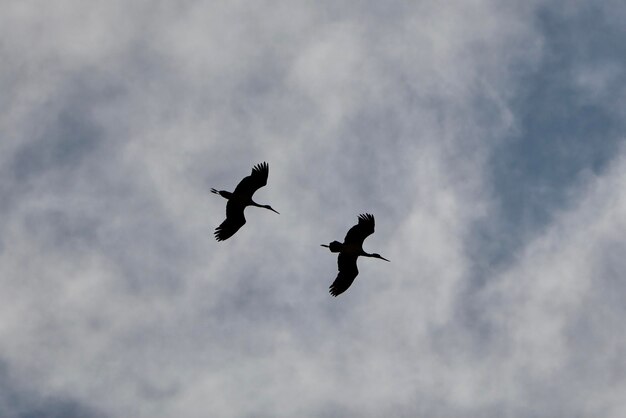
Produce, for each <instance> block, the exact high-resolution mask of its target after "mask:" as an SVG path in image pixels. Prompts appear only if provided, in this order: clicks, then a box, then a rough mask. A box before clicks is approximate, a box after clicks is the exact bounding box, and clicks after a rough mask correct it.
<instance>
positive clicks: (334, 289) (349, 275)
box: [211, 162, 389, 296]
mask: <svg viewBox="0 0 626 418" xmlns="http://www.w3.org/2000/svg"><path fill="white" fill-rule="evenodd" d="M269 172H270V168H269V165H268V164H267V163H266V162H263V163H261V164H257V165H255V166H254V167H252V173H251V174H250V175H249V176H247V177H244V178H243V180H241V181H240V182H239V184H238V185H237V187H235V190H234V191H233V192H228V191H226V190H216V189H211V192H213V193H215V194H219V195H220V196H222V197H224V198H225V199H228V203H226V219H225V220H224V222H222V224H221V225H220V226H218V227H217V228H215V239H217V240H218V241H224V240H226V239H228V238H230V237H232V236H233V235H234V234H235V232H237V231H238V230H239V228H241V227H242V226H244V224H245V223H246V218H245V217H244V215H243V211H244V209H245V208H246V207H247V206H256V207H258V208H264V209H268V210H271V211H273V212H275V213H278V212H277V211H276V210H274V209H273V208H272V207H271V206H270V205H260V204H258V203H256V202H255V201H254V200H252V195H253V194H254V192H256V191H257V190H259V189H260V188H261V187H263V186H265V185H266V184H267V177H268V175H269ZM373 233H374V215H371V214H369V213H366V214H362V215H359V223H358V224H356V225H354V226H353V227H352V228H350V230H349V231H348V233H347V234H346V237H345V238H344V240H343V243H341V242H339V241H333V242H331V243H330V244H328V245H326V244H322V247H326V248H328V249H330V251H331V252H333V253H339V256H338V257H337V266H338V268H339V273H338V274H337V278H336V279H335V281H334V282H333V283H332V284H331V285H330V290H329V291H330V294H331V295H333V296H337V295H340V294H341V293H343V292H345V291H346V290H347V289H348V288H349V287H350V285H351V284H352V282H353V281H354V279H355V278H356V276H357V275H358V274H359V270H358V269H357V267H356V260H357V258H358V257H359V256H363V257H372V258H380V259H381V260H385V261H389V260H387V259H386V258H384V257H382V256H381V255H380V254H376V253H374V254H369V253H366V252H365V251H363V241H365V238H367V237H368V236H370V235H372V234H373Z"/></svg>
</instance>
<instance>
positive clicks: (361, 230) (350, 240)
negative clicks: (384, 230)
mask: <svg viewBox="0 0 626 418" xmlns="http://www.w3.org/2000/svg"><path fill="white" fill-rule="evenodd" d="M373 233H374V215H371V214H369V213H366V214H361V215H359V223H358V224H356V225H354V226H353V227H352V228H350V230H349V231H348V233H347V234H346V237H345V238H344V240H343V242H344V244H359V245H363V241H365V238H367V237H369V236H370V235H372V234H373Z"/></svg>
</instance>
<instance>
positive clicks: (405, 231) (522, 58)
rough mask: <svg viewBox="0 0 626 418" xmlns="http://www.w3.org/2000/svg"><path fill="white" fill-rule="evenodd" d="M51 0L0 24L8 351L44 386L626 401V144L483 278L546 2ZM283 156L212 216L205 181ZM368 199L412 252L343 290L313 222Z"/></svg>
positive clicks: (129, 408)
mask: <svg viewBox="0 0 626 418" xmlns="http://www.w3.org/2000/svg"><path fill="white" fill-rule="evenodd" d="M31 4H34V3H28V4H27V5H25V6H19V7H18V6H12V8H11V10H9V13H8V14H7V15H5V16H8V17H5V18H4V19H3V20H2V22H3V23H7V25H0V28H2V29H0V35H3V36H4V35H7V34H9V33H10V32H11V33H13V35H11V36H10V37H8V36H7V37H3V39H6V41H5V43H4V44H3V45H5V47H4V49H2V52H1V54H2V56H3V58H4V59H3V61H5V62H9V63H10V64H9V65H8V69H4V68H3V69H2V70H0V71H2V72H1V73H0V83H1V84H2V85H3V86H5V85H6V86H9V89H8V91H9V92H10V94H9V98H8V99H5V101H4V102H2V106H4V107H6V108H7V110H8V111H7V112H4V113H3V116H0V124H1V126H2V128H3V129H4V130H5V131H6V132H8V133H9V134H8V139H7V141H4V142H2V143H1V144H0V151H1V152H0V159H1V160H0V161H2V165H1V167H2V169H1V170H2V174H3V177H2V181H0V193H2V195H3V200H4V203H0V213H1V214H2V221H1V223H0V231H1V232H2V238H1V243H2V245H0V251H1V252H0V287H1V290H2V291H1V292H0V314H1V315H0V318H1V319H0V337H1V338H0V360H1V361H4V362H6V364H7V365H8V366H7V367H9V368H10V370H11V373H13V374H14V375H16V376H19V377H20V379H21V380H23V381H27V382H30V387H31V388H32V391H34V392H37V393H42V394H53V395H55V396H61V397H66V398H68V399H72V400H73V401H75V402H77V403H78V404H83V405H86V406H88V407H89V408H93V409H94V410H98V411H102V413H104V414H106V415H110V416H129V415H132V416H138V417H141V416H145V417H154V416H163V417H166V416H182V417H195V416H197V417H201V416H202V417H203V416H207V414H210V415H212V416H223V417H228V416H233V417H235V416H250V415H252V416H259V415H260V416H336V415H352V416H382V415H398V414H406V415H410V416H414V415H415V414H422V415H425V416H459V417H460V416H467V415H468V413H469V414H470V415H480V416H503V415H506V416H528V415H529V411H530V412H532V413H534V414H535V415H538V416H548V414H547V413H546V412H545V411H549V415H550V416H568V415H567V414H568V412H572V411H577V410H583V411H585V412H588V413H589V414H590V415H598V414H601V415H605V416H618V415H619V413H620V412H621V411H623V408H624V405H623V403H622V401H620V399H621V398H620V396H619V395H620V394H621V392H622V391H623V388H624V382H623V380H621V379H620V378H619V377H610V376H607V375H606V373H607V371H608V370H609V369H610V368H611V367H623V365H622V366H620V363H619V361H620V360H619V353H620V352H621V350H623V347H624V344H623V343H624V341H623V340H622V339H621V337H615V336H613V335H614V331H615V330H616V329H618V328H619V321H618V318H620V317H621V313H622V310H623V309H622V308H621V306H620V305H619V304H618V303H617V300H616V299H611V298H612V297H614V296H612V295H614V294H615V292H614V290H615V289H621V287H620V285H619V283H618V282H616V281H612V280H613V277H615V274H614V273H612V271H613V270H610V269H617V270H615V271H620V270H619V267H621V265H620V258H619V257H618V256H617V255H616V252H615V251H611V249H612V248H614V247H615V246H617V247H618V248H619V246H620V245H621V244H620V242H621V241H620V237H621V235H623V234H620V233H619V231H620V230H621V227H622V226H623V225H622V224H623V220H622V217H623V211H622V210H621V209H620V208H621V207H622V206H624V205H622V202H621V200H622V199H621V197H619V190H621V188H620V183H619V181H620V180H619V179H620V177H623V176H622V175H620V173H621V172H622V171H623V168H622V162H621V161H619V162H616V163H615V166H614V168H613V170H612V171H610V172H609V173H607V174H606V176H603V177H598V178H597V179H595V180H594V181H593V182H590V184H589V185H588V186H587V188H586V189H584V190H583V191H580V195H581V200H580V201H581V203H580V206H579V207H575V208H570V209H568V210H567V211H564V213H562V214H559V216H558V219H557V220H556V221H555V223H554V225H553V226H552V227H551V228H550V229H549V230H547V231H546V232H545V234H541V235H540V236H539V237H538V238H536V240H535V241H533V242H531V243H529V244H528V245H527V246H526V247H525V248H524V249H523V251H522V252H521V253H520V254H519V255H518V257H517V261H516V262H515V263H514V264H512V265H510V266H506V267H505V270H504V271H500V272H491V274H492V275H491V276H490V277H489V278H488V279H486V280H485V281H484V283H483V285H484V288H483V287H479V286H478V285H476V288H472V286H474V284H473V283H472V282H468V280H469V279H470V278H471V275H472V271H473V269H474V268H475V263H476V260H473V259H472V258H471V256H472V255H473V254H475V251H473V250H472V249H469V248H467V245H468V242H473V241H472V236H473V235H472V234H475V233H476V232H475V228H474V227H475V224H476V222H477V221H479V220H480V221H485V220H487V222H488V219H489V217H490V216H491V215H492V214H493V213H494V210H495V209H494V206H493V202H494V199H495V197H494V196H493V195H492V193H493V191H492V189H491V185H490V181H491V180H492V179H490V178H489V172H488V170H487V168H486V167H487V166H486V164H487V161H488V157H489V156H490V153H491V152H493V147H494V146H499V141H500V139H501V138H502V136H503V135H505V134H506V133H507V132H510V130H511V129H514V126H515V124H516V122H517V121H516V120H515V115H514V114H513V113H512V111H511V110H510V108H509V106H508V103H509V101H510V100H512V99H513V98H514V97H515V95H516V94H517V93H518V92H519V90H520V89H522V88H523V87H521V86H520V85H519V84H518V83H519V79H518V78H517V77H518V75H519V72H520V71H523V70H524V68H534V66H536V62H537V60H539V59H540V58H541V55H540V53H541V45H542V42H541V37H540V35H539V34H537V33H535V32H534V31H535V30H536V28H535V27H534V26H533V21H532V13H533V8H532V7H533V6H532V4H531V5H528V4H524V5H519V6H508V7H503V6H501V5H499V4H498V3H496V2H491V1H473V2H471V3H462V4H461V3H458V4H454V5H450V4H448V5H443V4H440V3H437V2H422V3H421V4H420V5H410V6H405V5H401V4H399V3H398V4H394V5H393V6H389V7H386V8H384V10H383V9H381V8H380V6H377V5H376V4H364V3H359V4H353V5H351V7H348V8H343V7H341V6H338V5H335V4H334V3H328V4H324V3H316V4H315V5H313V4H312V3H308V4H305V3H291V2H284V3H281V4H272V5H271V6H270V5H269V4H261V3H258V4H256V5H250V4H249V3H247V2H183V3H182V4H180V5H179V6H176V7H174V6H166V5H160V6H154V5H151V4H148V3H142V4H139V5H135V6H132V7H131V6H127V5H126V3H122V2H117V3H116V2H109V3H106V4H105V3H101V4H98V5H96V6H95V7H94V8H92V9H91V11H89V13H88V14H86V15H85V14H83V13H82V11H83V9H85V7H86V6H85V5H83V4H82V3H79V2H69V1H67V2H65V3H61V5H59V4H56V5H54V6H52V5H50V4H48V3H46V5H45V6H44V5H39V7H37V8H34V6H31ZM153 6H154V7H153ZM129 7H130V8H129ZM15 30H18V33H19V34H20V36H17V35H15V33H14V32H12V31H15ZM25 51H26V52H27V53H26V54H24V52H25ZM5 68H6V67H5ZM583 79H584V78H583ZM583 81H584V80H583ZM583 84H584V83H583ZM11 86H13V87H11ZM600 90H601V89H600ZM64 115H65V116H64ZM67 115H69V116H67ZM263 160H266V161H268V162H269V163H270V178H269V184H268V186H267V187H266V188H264V189H261V190H260V191H259V192H258V194H257V195H255V199H256V200H257V201H259V202H263V203H266V202H267V203H270V204H271V205H272V206H273V207H275V208H276V209H277V210H279V211H280V212H281V215H275V214H273V213H271V212H268V211H263V210H261V209H258V210H257V209H255V208H252V209H249V210H248V211H247V212H246V215H247V218H248V224H246V225H245V226H244V228H242V230H241V231H240V232H238V233H237V235H236V236H235V237H234V238H233V239H230V240H228V241H225V242H223V243H217V242H215V241H214V240H213V237H212V230H213V228H214V227H215V226H216V225H218V224H219V223H220V222H221V220H222V217H223V215H224V203H225V201H224V200H223V199H221V198H217V197H215V196H213V195H210V194H209V193H208V190H209V188H210V187H216V188H220V189H232V188H234V186H235V185H236V183H237V181H238V180H239V179H240V178H242V177H243V176H245V175H247V174H248V173H249V170H250V167H251V166H252V164H254V163H257V162H260V161H263ZM616 193H617V194H616ZM4 196H6V197H7V199H4ZM624 207H625V208H626V206H624ZM361 212H373V213H374V214H375V215H376V221H377V231H376V233H375V234H374V235H373V236H371V237H370V238H369V239H368V240H367V242H366V249H367V250H370V251H372V252H380V253H381V254H382V255H383V256H385V257H387V258H389V259H391V261H392V262H391V263H389V264H388V263H384V262H379V261H377V260H361V261H359V269H360V271H361V273H360V275H359V278H358V279H357V281H356V282H355V284H354V285H353V287H351V288H350V290H349V291H348V292H347V293H345V294H344V295H342V296H341V297H340V298H338V299H333V298H331V297H330V296H329V295H328V294H327V288H328V286H329V285H330V283H331V282H332V280H333V278H334V276H335V274H336V265H335V263H336V261H335V257H334V256H333V255H331V254H329V253H328V252H327V251H324V249H322V248H320V247H319V244H321V243H325V242H329V241H331V240H334V239H341V238H343V236H344V234H345V232H346V230H347V229H348V228H349V227H350V226H351V225H352V224H353V223H354V222H356V216H357V215H358V214H359V213H361ZM607 269H608V270H607ZM467 295H469V296H468V299H467V300H465V299H464V298H465V297H466V296H467ZM466 311H468V312H470V311H471V312H473V313H474V315H475V317H474V318H472V319H468V318H465V317H463V315H464V313H465V312H466ZM600 324H604V325H605V326H606V328H605V329H601V328H600V327H599V325H600ZM594 342H597V344H598V346H599V347H600V348H599V349H598V353H599V354H598V356H597V358H596V359H595V360H594V362H593V363H584V364H583V363H581V362H580V360H581V359H585V353H586V351H587V350H588V349H589V348H591V347H592V345H593V343H594ZM585 378H590V379H591V381H592V382H593V386H592V385H591V384H589V385H587V384H585V383H584V381H585ZM573 379H575V380H576V382H575V383H573V382H572V381H571V380H573ZM581 382H583V383H581ZM551 384H558V385H559V387H558V389H555V390H554V393H555V396H554V397H549V396H546V395H545V393H542V392H541V391H540V390H538V389H537V388H539V389H545V390H546V391H550V390H552V389H553V388H552V387H551V386H550V385H551ZM583 393H591V396H589V397H586V398H584V399H583V397H582V396H580V395H581V394H583ZM570 395H578V398H577V399H574V400H572V399H570V398H571V396H570ZM0 399H1V398H0ZM529 404H532V405H536V409H534V410H533V409H532V408H530V409H529V407H528V406H527V405H529ZM570 415H571V414H570Z"/></svg>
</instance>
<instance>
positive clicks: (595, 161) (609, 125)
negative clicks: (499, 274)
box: [478, 5, 626, 267]
mask: <svg viewBox="0 0 626 418" xmlns="http://www.w3.org/2000/svg"><path fill="white" fill-rule="evenodd" d="M604 13H605V12H604V11H603V10H601V9H600V8H599V7H594V6H591V5H589V6H585V7H582V8H580V9H578V10H576V11H574V12H573V13H567V14H564V13H561V12H560V10H558V9H557V7H556V6H555V7H546V8H543V9H541V10H540V11H539V12H538V13H537V15H536V27H537V28H538V29H539V30H540V31H541V33H542V35H543V38H544V50H543V56H542V60H541V62H540V64H539V65H538V66H537V67H535V68H533V69H532V70H531V71H528V72H526V73H524V74H520V78H519V80H518V81H519V85H520V86H521V88H520V94H519V95H518V96H517V97H516V99H515V100H514V101H513V102H512V110H513V113H514V115H515V117H516V121H517V129H516V131H515V133H514V134H513V135H511V136H510V137H509V138H506V140H505V141H504V142H503V145H501V146H500V147H499V148H497V149H496V151H495V152H494V153H493V155H492V159H491V161H490V167H489V169H490V171H491V173H492V176H491V178H492V179H493V185H492V186H493V190H494V193H495V196H496V199H498V203H499V209H500V210H499V213H498V215H497V217H496V219H489V220H487V221H486V223H487V224H489V225H488V226H486V227H485V226H484V225H482V226H481V227H480V228H478V229H480V230H481V231H479V236H480V238H479V239H480V240H481V241H483V242H484V244H485V247H484V248H487V251H479V253H480V254H479V258H482V261H483V263H485V264H486V265H488V266H492V267H493V266H494V265H499V264H500V265H501V264H503V263H504V264H506V263H507V262H508V261H510V260H511V259H512V258H513V256H514V254H515V253H516V251H517V250H518V249H519V248H520V247H521V246H522V245H523V243H524V242H526V240H528V239H530V238H532V237H533V236H535V235H536V234H537V233H538V232H539V231H541V230H542V228H544V227H546V226H547V225H548V224H549V223H550V222H551V221H552V220H553V217H554V214H555V213H556V212H557V211H559V210H561V209H564V208H566V207H567V206H568V205H569V204H571V203H573V202H575V200H576V199H577V198H578V197H579V196H577V194H576V189H577V187H579V186H580V184H581V182H583V181H584V178H585V176H588V175H589V174H594V175H598V174H602V172H603V171H604V170H605V169H606V167H607V166H608V165H609V164H610V162H611V160H612V158H613V157H614V156H615V155H616V154H617V151H618V149H619V147H620V145H621V142H622V139H623V132H624V128H625V124H624V121H623V117H622V116H623V115H622V114H621V113H622V112H621V110H620V109H616V108H615V106H613V105H612V103H614V99H615V98H614V97H611V96H612V95H613V94H614V91H613V90H612V89H608V90H607V91H605V92H604V93H603V94H604V95H605V96H606V97H603V96H600V97H599V98H596V99H594V100H590V99H589V98H588V97H586V96H585V94H584V91H582V90H581V87H580V84H579V82H578V80H577V75H578V71H579V70H580V69H581V68H590V67H591V68H592V67H594V66H598V65H612V66H613V68H619V69H620V70H619V71H621V73H620V74H619V75H618V76H617V79H619V80H624V78H625V77H624V70H623V67H624V65H623V64H624V59H625V58H624V57H626V31H624V30H623V29H621V28H619V27H616V26H612V25H610V24H609V23H608V22H607V20H606V15H605V14H604Z"/></svg>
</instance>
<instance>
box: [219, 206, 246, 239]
mask: <svg viewBox="0 0 626 418" xmlns="http://www.w3.org/2000/svg"><path fill="white" fill-rule="evenodd" d="M244 209H245V206H243V205H241V204H240V203H239V202H238V201H236V200H233V199H231V200H229V201H228V203H227V204H226V219H225V220H224V222H222V224H221V225H220V226H218V227H217V228H215V239H216V240H218V241H224V240H226V239H228V238H230V237H232V236H233V235H235V232H237V231H239V228H241V227H242V226H244V224H245V223H246V218H245V217H244V216H243V210H244Z"/></svg>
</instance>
